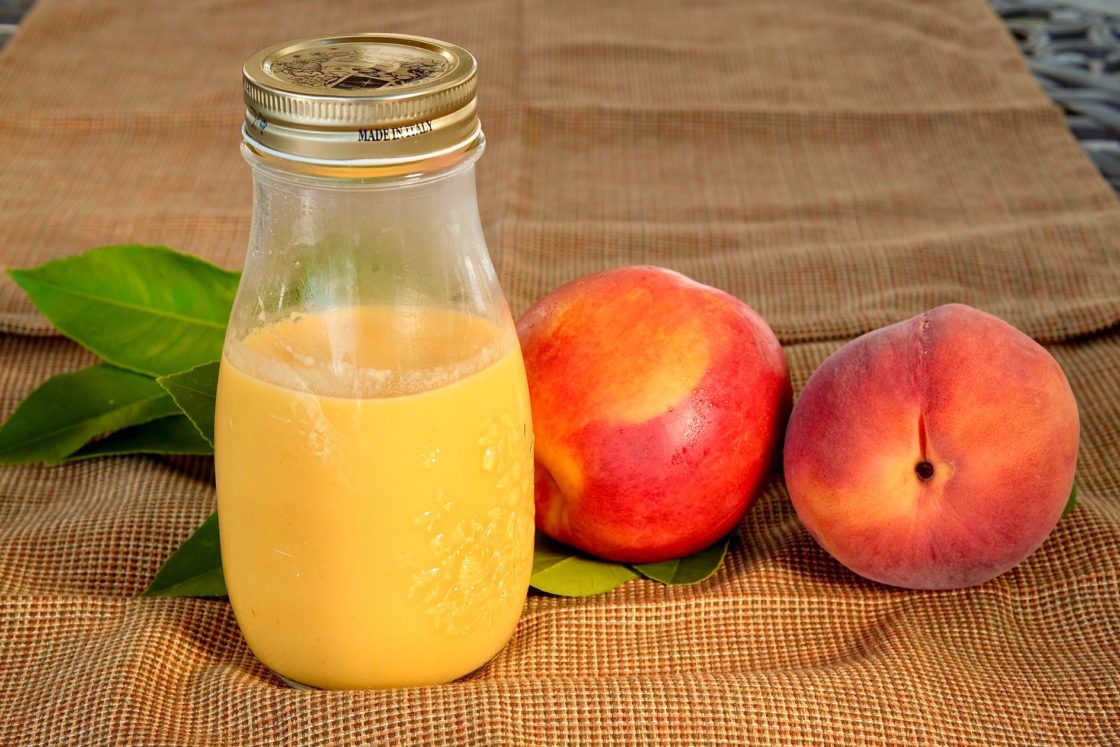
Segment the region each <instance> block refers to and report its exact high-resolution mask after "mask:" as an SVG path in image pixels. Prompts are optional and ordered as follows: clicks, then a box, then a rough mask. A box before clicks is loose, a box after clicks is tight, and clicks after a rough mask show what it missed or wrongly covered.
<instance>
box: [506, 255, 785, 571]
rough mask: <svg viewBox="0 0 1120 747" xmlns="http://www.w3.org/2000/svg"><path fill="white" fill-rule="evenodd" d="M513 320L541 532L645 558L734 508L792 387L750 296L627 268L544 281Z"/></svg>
mask: <svg viewBox="0 0 1120 747" xmlns="http://www.w3.org/2000/svg"><path fill="white" fill-rule="evenodd" d="M517 330H518V335H519V336H520V339H521V346H522V349H523V351H524V355H525V367H526V370H527V372H528V377H529V393H530V398H531V401H532V406H533V430H534V433H535V435H536V459H537V475H536V508H537V514H536V515H537V526H538V527H539V528H540V529H541V530H542V531H543V532H544V533H545V534H548V535H549V536H551V537H553V538H554V539H557V540H559V541H561V542H565V543H567V544H570V545H573V546H575V547H578V548H581V549H583V550H586V551H587V552H590V553H592V554H594V555H598V556H600V557H603V558H608V559H610V560H617V561H625V562H654V561H660V560H667V559H670V558H678V557H682V556H684V555H688V554H690V553H692V552H695V551H698V550H701V549H703V548H705V547H707V546H708V545H711V544H712V543H713V542H715V541H716V540H718V539H719V538H720V537H722V536H723V535H725V534H727V533H728V532H729V531H731V529H733V528H734V527H735V526H736V525H737V524H738V523H739V522H740V521H741V520H742V518H743V515H744V513H745V512H746V510H747V509H748V507H749V506H750V504H751V501H752V500H753V499H754V497H755V495H756V494H757V492H758V491H759V489H760V487H761V486H762V485H763V483H764V481H765V480H766V478H767V476H768V475H769V472H770V468H771V466H772V462H773V460H774V458H775V456H776V454H777V449H778V446H779V440H780V437H781V430H782V428H783V426H784V423H785V418H786V415H787V413H788V409H789V403H790V399H791V396H792V395H791V389H790V383H789V371H788V368H787V365H786V360H785V356H784V354H783V353H782V349H781V345H780V344H779V343H778V340H777V338H776V337H775V336H774V333H773V332H772V331H771V330H770V328H769V326H767V324H766V322H764V321H763V320H762V318H761V317H760V316H759V315H758V314H756V313H755V312H754V311H752V310H751V309H750V307H748V306H747V305H746V304H744V303H743V302H742V301H740V300H738V299H737V298H735V297H733V296H731V295H728V294H727V293H724V292H722V291H719V290H716V289H715V288H710V287H708V286H705V285H701V284H700V283H696V282H694V281H692V280H690V279H688V278H686V277H685V276H683V275H680V274H678V273H675V272H672V271H669V270H665V269H661V268H657V267H626V268H620V269H616V270H608V271H606V272H601V273H598V274H595V275H590V276H587V277H584V278H581V279H579V280H575V281H573V282H571V283H569V284H567V285H565V286H563V287H561V288H559V289H557V290H555V291H553V292H552V293H550V294H548V295H547V296H545V297H544V298H542V299H541V300H540V301H538V302H537V303H536V304H535V305H534V306H533V307H532V308H530V309H529V310H528V311H527V312H526V313H525V315H524V316H523V317H522V318H521V319H520V320H519V321H518V325H517Z"/></svg>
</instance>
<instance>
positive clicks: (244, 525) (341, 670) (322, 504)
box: [215, 306, 533, 689]
mask: <svg viewBox="0 0 1120 747" xmlns="http://www.w3.org/2000/svg"><path fill="white" fill-rule="evenodd" d="M390 320H392V322H391V321H390ZM402 320H403V321H402ZM464 354H466V355H467V357H464ZM324 392H325V393H324ZM532 448H533V445H532V421H531V417H530V413H529V399H528V390H527V387H526V382H525V369H524V365H523V363H522V359H521V351H520V349H519V348H518V346H517V343H516V338H515V337H513V333H512V330H499V329H497V328H496V327H494V326H493V325H492V324H490V323H488V322H486V321H484V320H481V319H479V318H477V317H472V316H468V315H465V314H459V313H456V312H450V311H443V310H438V309H434V308H420V307H412V308H406V309H391V308H387V307H372V306H370V307H350V308H340V309H334V310H331V311H328V312H324V313H321V314H311V315H306V316H301V317H300V316H294V317H293V318H292V319H291V320H289V321H284V322H281V323H278V324H274V325H271V326H269V327H266V328H264V329H262V330H260V331H258V332H255V333H253V334H251V335H250V336H249V337H247V338H246V339H244V340H242V341H241V342H240V343H238V344H235V345H232V346H230V347H229V348H227V351H226V355H225V357H224V358H223V360H222V367H221V374H220V377H219V381H218V401H217V412H216V422H215V463H216V471H217V486H218V513H219V521H220V526H221V543H222V561H223V565H224V571H225V578H226V584H227V586H228V589H229V597H230V602H231V603H232V605H233V610H234V613H235V614H236V616H237V622H238V624H239V625H240V627H241V630H242V633H243V634H244V636H245V639H246V641H248V643H249V647H250V648H251V649H252V650H253V652H254V653H255V654H256V655H257V657H258V658H259V659H260V660H261V661H262V662H264V663H265V664H266V665H267V666H268V667H269V668H271V669H272V670H273V671H275V672H277V673H278V674H280V675H282V676H284V677H286V678H288V679H290V680H294V681H295V682H297V683H302V684H305V685H310V686H313V687H321V688H331V689H337V688H375V687H376V688H380V687H405V686H414V685H429V684H437V683H443V682H449V681H451V680H454V679H457V678H459V677H461V676H463V675H465V674H468V673H469V672H471V671H473V670H475V669H477V668H478V667H480V666H482V665H483V664H485V663H486V662H487V661H488V660H489V659H491V658H492V657H493V656H494V655H495V654H496V653H497V652H498V651H499V650H500V649H501V648H502V647H503V646H504V645H505V644H506V642H507V641H508V640H509V638H510V637H511V636H512V634H513V630H514V627H515V626H516V624H517V620H518V617H519V616H520V613H521V608H522V605H523V603H524V601H525V594H526V590H527V587H528V583H529V575H530V570H531V566H532V551H533V499H532V491H533V453H532Z"/></svg>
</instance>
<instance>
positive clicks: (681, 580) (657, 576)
mask: <svg viewBox="0 0 1120 747" xmlns="http://www.w3.org/2000/svg"><path fill="white" fill-rule="evenodd" d="M730 544H731V535H730V534H729V535H727V536H726V537H724V538H723V539H721V540H720V541H719V542H717V543H715V544H714V545H712V546H711V547H709V548H707V549H704V550H701V551H700V552H697V553H693V554H692V555H689V556H688V557H685V558H679V559H678V560H665V561H662V562H660V563H641V564H638V565H632V566H631V568H633V569H634V570H636V571H637V572H638V573H640V574H642V575H643V576H645V577H646V578H651V579H653V580H654V581H660V582H661V583H663V584H665V585H666V586H687V585H689V584H698V583H700V582H701V581H704V580H705V579H707V578H710V577H711V576H712V574H714V573H715V572H716V571H717V570H719V567H720V566H721V565H723V559H724V558H725V557H726V556H727V546H728V545H730Z"/></svg>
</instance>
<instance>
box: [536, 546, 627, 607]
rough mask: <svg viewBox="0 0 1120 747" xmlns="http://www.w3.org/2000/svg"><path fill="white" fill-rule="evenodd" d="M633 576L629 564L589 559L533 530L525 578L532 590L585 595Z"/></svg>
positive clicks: (575, 595)
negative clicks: (530, 568)
mask: <svg viewBox="0 0 1120 747" xmlns="http://www.w3.org/2000/svg"><path fill="white" fill-rule="evenodd" d="M637 577H638V574H637V573H635V572H634V571H633V569H631V568H630V567H629V566H626V565H622V564H621V563H612V562H611V561H609V560H600V559H598V558H592V557H590V556H588V555H584V554H582V553H580V552H577V551H576V550H574V549H572V548H570V547H567V546H566V545H561V544H560V543H558V542H554V541H553V540H550V539H549V538H547V537H545V536H544V535H543V534H541V533H540V532H537V544H536V549H535V550H534V552H533V575H532V577H531V578H530V579H529V584H530V585H531V586H532V587H533V588H534V589H540V590H541V591H544V592H548V593H549V594H556V595H558V596H563V597H589V596H593V595H595V594H602V593H604V592H608V591H610V590H611V589H613V588H614V587H616V586H618V585H619V584H623V583H625V582H627V581H629V580H631V579H634V578H637Z"/></svg>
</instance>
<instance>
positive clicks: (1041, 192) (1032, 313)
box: [0, 0, 1120, 746]
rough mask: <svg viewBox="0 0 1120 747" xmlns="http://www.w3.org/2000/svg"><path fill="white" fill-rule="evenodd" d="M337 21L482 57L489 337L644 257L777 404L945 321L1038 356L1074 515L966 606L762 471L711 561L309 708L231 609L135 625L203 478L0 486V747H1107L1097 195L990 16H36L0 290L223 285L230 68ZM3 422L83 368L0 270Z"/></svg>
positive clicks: (8, 123) (3, 88) (48, 5)
mask: <svg viewBox="0 0 1120 747" xmlns="http://www.w3.org/2000/svg"><path fill="white" fill-rule="evenodd" d="M346 30H390V31H399V32H405V33H419V34H423V35H427V36H435V37H438V38H444V39H448V40H451V41H454V42H456V43H459V44H462V45H464V46H466V47H467V48H469V49H471V50H472V51H473V52H474V53H475V54H476V55H477V57H478V58H479V61H480V70H481V106H482V109H481V115H482V119H483V126H484V127H485V129H486V132H487V136H488V140H489V143H490V146H489V152H488V153H487V154H486V156H485V157H484V158H483V160H482V162H481V164H480V166H479V192H480V200H481V205H482V211H483V221H484V225H485V228H486V231H487V236H488V238H489V240H490V245H491V249H492V253H493V256H494V260H495V264H496V266H497V268H498V271H499V274H500V277H501V280H502V283H503V286H504V288H505V290H506V293H507V295H508V296H509V299H510V303H511V305H512V306H513V307H514V310H515V311H521V310H523V309H524V308H526V307H527V305H528V304H529V303H530V302H531V301H532V300H533V299H535V298H537V297H538V296H540V295H541V294H543V293H544V292H546V291H548V290H550V289H551V288H553V287H555V286H556V285H558V284H560V283H562V282H564V281H566V280H568V279H571V278H573V277H576V276H578V275H580V274H583V273H586V272H591V271H594V270H598V269H602V268H605V267H610V266H615V265H621V264H632V263H654V264H660V265H665V266H668V267H672V268H674V269H677V270H680V271H683V272H685V273H687V274H689V275H691V276H692V277H694V278H696V279H698V280H701V281H703V282H707V283H710V284H712V285H716V286H718V287H721V288H723V289H725V290H727V291H729V292H731V293H733V294H735V295H737V296H739V297H740V298H742V299H744V300H745V301H747V302H748V303H750V304H751V305H752V306H753V307H754V308H755V309H757V310H758V311H759V312H760V313H761V314H763V316H765V317H766V318H767V319H768V320H769V321H770V323H771V324H772V326H773V327H774V329H775V331H776V332H777V333H778V335H779V337H780V338H781V339H782V341H783V343H784V344H785V345H786V350H787V355H788V356H789V359H790V365H791V369H792V372H793V377H794V386H795V389H796V390H800V388H801V387H802V386H803V385H804V383H805V381H806V379H807V378H808V375H809V374H810V373H811V371H812V370H813V368H814V367H815V366H816V365H817V364H819V362H820V361H821V360H823V359H824V357H825V356H827V355H828V354H829V353H830V352H832V351H833V350H835V349H836V348H838V347H839V346H840V345H842V344H843V343H844V342H845V341H846V340H847V339H850V338H851V337H853V336H854V335H857V334H860V333H862V332H864V331H866V330H869V329H873V328H875V327H877V326H880V325H883V324H886V323H890V322H894V321H898V320H901V319H904V318H908V317H910V316H912V315H913V314H915V313H917V312H919V311H921V310H923V309H925V308H928V307H930V306H933V305H936V304H939V303H943V302H948V301H963V302H966V303H970V304H972V305H975V306H978V307H980V308H983V309H985V310H988V311H991V312H994V313H996V314H999V315H1000V316H1003V317H1004V318H1006V319H1008V320H1009V321H1011V322H1012V323H1014V324H1016V325H1017V326H1019V327H1020V328H1022V329H1023V330H1025V331H1026V332H1028V333H1029V334H1031V335H1033V336H1035V337H1036V338H1038V339H1040V340H1042V341H1043V342H1045V343H1046V344H1047V345H1048V347H1049V349H1050V350H1051V351H1052V352H1053V353H1054V355H1055V356H1056V357H1057V358H1058V360H1059V361H1060V362H1061V364H1062V366H1063V367H1064V368H1065V370H1066V372H1067V374H1068V375H1069V377H1070V380H1071V384H1072V386H1073V389H1074V392H1075V394H1076V395H1077V398H1078V401H1079V403H1080V406H1081V413H1082V428H1083V433H1082V446H1081V457H1080V463H1079V468H1078V482H1079V484H1080V489H1081V492H1080V503H1079V505H1078V507H1077V508H1076V510H1075V511H1074V512H1073V513H1072V514H1071V515H1070V516H1069V517H1067V518H1066V519H1064V520H1063V521H1062V523H1061V524H1060V525H1059V527H1058V529H1057V530H1056V531H1055V532H1054V534H1053V535H1052V536H1051V538H1050V539H1049V540H1048V541H1047V542H1046V544H1045V545H1044V546H1043V547H1042V548H1041V549H1040V550H1039V551H1038V552H1037V553H1035V554H1034V555H1033V556H1032V557H1031V558H1030V559H1029V560H1027V561H1026V562H1025V563H1024V564H1022V565H1021V566H1020V567H1019V568H1017V569H1016V570H1014V571H1013V572H1010V573H1008V574H1006V575H1004V576H1002V577H1000V578H998V579H996V580H994V581H992V582H990V583H988V584H985V585H983V586H981V587H978V588H975V589H970V590H963V591H954V592H941V593H925V592H905V591H900V590H895V589H890V588H887V587H883V586H878V585H875V584H872V583H870V582H866V581H863V580H861V579H859V578H858V577H856V576H854V575H852V574H850V573H848V572H847V571H845V570H844V569H843V568H841V567H840V566H839V565H837V564H836V563H835V562H834V561H832V560H831V559H830V558H829V557H828V556H827V555H826V554H825V553H824V552H823V551H822V550H821V549H819V548H818V547H817V546H816V544H815V543H814V542H813V541H812V540H811V539H810V538H809V537H808V535H807V534H806V533H805V531H804V530H803V529H802V528H801V526H800V524H799V523H798V521H797V519H796V516H795V515H794V513H793V511H792V509H791V507H790V505H789V498H788V495H787V494H786V492H785V488H784V485H783V484H782V482H781V480H780V478H775V480H774V481H773V483H772V484H771V485H770V486H769V487H768V489H767V490H766V492H765V494H764V495H763V496H762V498H761V499H760V501H759V502H758V504H757V505H756V506H755V508H754V509H753V510H752V511H751V513H750V514H749V515H748V516H747V518H746V520H745V522H744V523H743V526H742V528H741V530H740V533H739V537H738V539H737V541H736V542H735V543H734V544H733V546H732V550H731V554H730V557H729V559H728V562H727V563H726V565H725V567H724V568H723V569H722V570H721V571H720V572H719V573H718V575H717V576H716V577H715V578H714V579H712V580H711V581H709V582H706V583H704V584H702V585H700V586H696V587H681V588H665V587H661V586H659V585H656V584H653V583H647V582H640V581H635V582H631V583H629V584H626V585H624V586H623V587H620V588H619V589H617V590H616V591H614V592H612V593H610V594H608V595H605V596H602V597H596V598H592V599H580V600H572V599H558V598H551V597H546V596H542V595H533V596H531V597H530V599H529V601H528V603H527V605H526V607H525V611H524V615H523V618H522V621H521V624H520V626H519V627H518V630H517V634H516V636H515V637H514V639H513V641H512V643H511V644H510V645H509V647H507V648H506V649H505V650H504V651H503V652H502V653H501V655H500V656H499V657H498V658H497V659H496V660H495V661H494V662H492V663H491V664H490V665H489V666H488V667H486V668H485V669H484V670H482V671H481V672H479V673H477V674H475V675H474V676H472V677H470V678H468V679H467V680H465V681H462V682H458V683H454V684H451V685H447V686H444V687H437V688H427V689H416V690H405V691H392V692H333V693H332V692H297V691H293V690H290V689H287V688H286V687H284V686H283V685H282V684H281V683H280V682H279V681H278V680H276V679H275V678H274V677H273V676H272V675H270V674H269V673H268V672H267V671H266V670H265V669H264V668H263V666H262V665H261V664H259V663H258V662H257V661H256V660H255V659H254V658H253V656H252V654H251V653H250V652H249V650H248V649H247V647H246V646H245V644H244V642H243V641H242V639H241V637H240V634H239V632H238V630H237V626H236V624H235V621H234V619H233V616H232V614H231V612H230V609H229V606H228V604H226V603H225V602H224V601H206V600H187V599H183V600H159V599H146V598H140V597H138V596H137V594H138V593H139V592H140V591H141V590H142V589H143V588H144V586H145V585H146V583H147V582H148V580H149V579H150V578H151V577H152V575H153V573H154V572H155V570H156V569H157V568H158V567H159V565H160V563H161V562H162V561H163V560H164V559H165V558H166V557H167V556H168V555H169V554H170V553H171V551H172V550H173V549H174V548H175V547H176V546H177V545H178V543H179V542H181V541H182V539H183V538H185V537H186V536H187V535H188V534H190V532H191V531H192V530H193V529H194V528H195V527H196V526H197V525H198V524H199V523H200V522H201V520H202V519H203V518H204V517H205V516H206V515H207V514H208V513H209V512H210V511H211V510H212V509H213V504H214V494H213V486H212V477H213V475H212V468H211V466H210V463H209V461H208V460H203V459H161V458H143V457H133V458H117V459H103V460H96V461H90V462H84V463H78V464H74V465H71V466H64V467H59V468H55V469H49V470H48V469H44V468H40V467H34V466H22V467H12V468H4V469H0V743H2V744H51V745H54V744H67V745H69V744H91V745H92V744H95V745H101V744H128V745H140V744H143V745H186V744H197V745H215V744H260V745H266V744H307V745H326V744H408V745H412V744H415V745H435V744H447V745H460V744H469V745H493V744H510V745H566V744H657V745H660V744H728V745H731V744H735V745H737V744H761V743H774V744H804V745H818V744H839V745H861V746H862V745H900V744H908V745H909V744H952V745H993V744H1015V745H1043V744H1070V745H1115V744H1120V695H1118V692H1120V682H1118V675H1117V672H1120V459H1118V456H1120V376H1118V372H1120V330H1118V328H1117V322H1118V321H1120V251H1118V243H1120V239H1118V237H1120V205H1118V203H1117V201H1116V198H1115V197H1114V196H1113V195H1112V193H1111V191H1110V190H1109V188H1108V186H1107V185H1106V184H1105V182H1104V181H1103V180H1102V179H1101V178H1100V177H1099V175H1098V174H1097V173H1096V171H1095V170H1094V168H1093V166H1092V165H1091V163H1090V162H1089V161H1088V159H1087V158H1086V157H1085V156H1084V154H1083V153H1082V152H1081V151H1080V149H1079V148H1078V147H1077V145H1076V144H1075V143H1074V141H1073V140H1072V138H1071V137H1070V136H1069V134H1068V131H1067V130H1066V128H1065V126H1064V124H1063V121H1062V117H1061V114H1060V112H1059V111H1058V110H1057V109H1055V108H1054V107H1053V106H1052V105H1051V104H1050V103H1049V102H1048V100H1047V99H1046V97H1045V95H1044V94H1043V93H1042V92H1041V90H1040V89H1039V88H1038V87H1037V85H1036V84H1035V83H1034V81H1033V80H1032V79H1031V76H1030V74H1029V73H1028V72H1027V70H1026V68H1025V66H1024V64H1023V62H1022V61H1021V59H1020V57H1019V53H1018V51H1017V49H1016V48H1015V44H1014V42H1013V40H1012V39H1011V38H1010V37H1009V36H1008V34H1007V32H1006V31H1005V30H1004V28H1003V27H1002V25H1001V24H1000V22H999V21H998V19H996V18H995V17H994V16H993V15H992V14H991V12H990V11H989V10H988V8H987V7H986V5H985V4H984V2H983V1H982V0H945V1H944V2H939V3H921V4H919V3H914V2H911V1H910V0H850V1H848V2H844V3H836V2H831V1H830V0H803V1H802V2H797V3H790V2H786V1H785V0H760V1H758V2H752V3H728V4H721V3H713V4H705V5H693V4H678V3H675V2H654V3H641V2H637V1H636V0H635V1H633V2H621V3H603V2H578V3H569V4H550V3H543V2H517V3H515V2H512V1H511V0H489V1H485V2H483V1H479V2H461V3H451V2H433V3H428V4H424V5H416V4H397V5H393V6H377V7H371V6H370V5H369V4H368V3H366V2H358V1H357V0H347V1H344V2H331V3H312V4H308V3H299V2H294V1H292V2H276V1H275V0H273V1H272V2H264V1H263V0H247V1H245V2H239V3H228V2H221V1H220V0H201V1H200V2H192V3H135V2H130V1H129V0H100V1H99V2H96V3H83V2H77V1H76V0H38V2H37V3H36V5H35V7H34V9H33V11H32V12H31V14H30V16H29V17H28V18H27V19H26V21H25V24H24V26H23V27H22V28H21V30H20V33H19V34H18V35H17V36H16V38H15V39H14V40H13V41H12V42H11V43H10V44H9V45H8V46H7V47H6V48H5V49H4V51H3V53H2V54H0V153H2V154H3V156H2V168H0V263H2V264H3V265H4V266H5V267H12V266H26V265H32V264H38V263H40V262H42V261H44V260H46V259H49V258H51V257H58V256H65V255H68V254H72V253H75V252H78V251H81V250H83V249H86V248H89V247H92V246H97V245H103V244H112V243H118V242H147V243H160V244H167V245H170V246H174V247H176V248H178V249H182V250H186V251H190V252H192V253H195V254H198V255H201V256H203V257H207V258H209V259H212V260H214V261H217V262H219V263H221V264H224V265H227V266H230V267H236V266H238V265H239V264H240V262H241V259H242V257H243V253H244V248H245V246H246V243H247V235H248V221H249V216H250V207H251V206H250V201H251V189H250V179H249V174H248V169H247V167H245V166H244V165H243V164H242V163H241V162H240V160H239V154H238V140H239V124H240V120H241V117H242V110H241V103H240V90H241V88H240V81H239V75H240V66H241V62H242V61H243V59H244V58H245V57H247V56H248V55H249V54H251V53H252V52H254V51H255V50H257V49H259V48H261V47H263V46H266V45H268V44H270V43H273V42H276V41H280V40H284V39H289V38H298V37H303V36H312V35H317V34H325V33H336V32H339V31H346ZM0 331H3V332H5V333H6V334H0V417H4V416H7V415H8V414H9V413H10V412H11V411H12V410H13V409H14V408H15V405H16V403H17V402H18V401H19V400H20V399H21V398H22V397H23V396H25V395H26V394H27V393H28V392H29V391H30V390H31V389H32V388H34V387H35V386H36V385H37V384H38V383H40V382H41V381H42V380H43V379H44V378H46V377H47V376H48V375H50V374H52V373H56V372H59V371H63V370H68V369H73V368H77V367H79V366H81V365H85V364H86V363H88V362H89V361H90V360H91V357H90V356H89V355H88V354H87V353H85V352H83V351H81V350H79V349H78V348H76V347H75V346H73V345H72V344H70V343H68V342H67V341H65V340H63V339H61V338H58V337H56V336H52V335H51V333H50V328H49V326H48V325H47V324H46V322H45V320H43V319H42V318H41V317H40V316H38V315H37V314H36V313H35V311H34V309H33V308H32V307H31V306H30V304H29V303H28V302H27V300H26V299H25V298H24V297H23V296H22V295H21V294H20V292H19V291H18V289H16V288H15V286H14V285H13V284H11V283H10V282H9V281H7V280H4V281H2V282H0Z"/></svg>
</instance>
